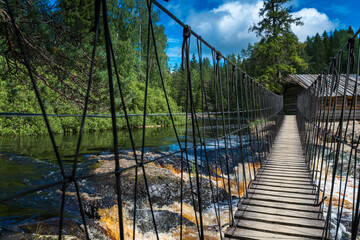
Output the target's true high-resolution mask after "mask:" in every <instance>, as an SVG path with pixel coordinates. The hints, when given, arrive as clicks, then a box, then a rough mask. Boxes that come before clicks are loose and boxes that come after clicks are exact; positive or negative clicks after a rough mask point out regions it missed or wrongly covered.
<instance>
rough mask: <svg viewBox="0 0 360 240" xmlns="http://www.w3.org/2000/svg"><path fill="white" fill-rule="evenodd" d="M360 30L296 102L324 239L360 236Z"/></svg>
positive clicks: (355, 237) (300, 130)
mask: <svg viewBox="0 0 360 240" xmlns="http://www.w3.org/2000/svg"><path fill="white" fill-rule="evenodd" d="M359 34H360V29H359V30H358V31H357V32H356V33H355V34H354V35H353V36H352V37H351V38H349V40H348V42H347V43H346V45H345V46H344V47H343V48H342V49H341V50H340V51H339V53H338V54H337V55H336V56H335V57H334V58H333V59H332V61H331V62H330V63H329V65H328V66H327V67H326V68H325V69H324V71H323V73H322V74H320V75H319V76H318V78H317V79H316V80H315V81H314V82H313V83H312V85H311V86H310V87H309V88H308V89H307V90H306V91H305V92H304V93H302V94H301V95H300V96H299V97H298V102H297V107H298V113H297V120H298V126H299V132H300V136H301V140H302V145H303V149H304V152H305V157H306V161H307V163H308V167H309V169H310V171H311V176H312V180H313V184H314V191H315V192H316V194H317V199H316V203H317V204H319V205H320V206H321V209H320V214H321V215H320V217H323V218H324V219H325V227H324V232H323V238H332V239H345V238H346V237H350V238H351V239H357V238H358V228H359V220H360V214H359V213H360V212H359V205H360V198H359V196H360V195H359V194H360V191H359V186H360V185H359V172H358V169H359V163H358V153H359V150H360V149H359V142H360V136H359V135H358V131H359V126H358V124H359V123H358V120H359V113H358V110H359V99H358V98H359V93H360V88H359V66H360V60H359ZM322 214H323V216H322ZM344 237H345V238H344Z"/></svg>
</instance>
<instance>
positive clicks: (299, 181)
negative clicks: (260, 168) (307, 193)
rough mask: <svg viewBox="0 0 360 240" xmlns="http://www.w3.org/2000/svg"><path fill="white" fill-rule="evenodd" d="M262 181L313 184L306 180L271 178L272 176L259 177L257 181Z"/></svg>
mask: <svg viewBox="0 0 360 240" xmlns="http://www.w3.org/2000/svg"><path fill="white" fill-rule="evenodd" d="M260 179H268V180H277V181H284V182H289V183H298V184H311V180H310V179H308V180H307V179H304V178H291V179H290V178H285V177H281V176H271V175H257V178H256V180H260Z"/></svg>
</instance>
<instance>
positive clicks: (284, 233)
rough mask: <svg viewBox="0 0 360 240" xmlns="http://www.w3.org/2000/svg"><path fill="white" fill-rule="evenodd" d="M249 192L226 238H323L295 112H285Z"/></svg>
mask: <svg viewBox="0 0 360 240" xmlns="http://www.w3.org/2000/svg"><path fill="white" fill-rule="evenodd" d="M248 193H249V194H248V195H249V196H248V198H246V199H244V201H243V202H242V204H241V206H240V208H239V209H238V211H237V212H236V214H235V218H236V227H234V228H229V229H228V231H227V233H226V234H225V239H321V237H322V232H323V227H324V221H323V220H321V219H319V218H318V217H319V207H317V206H315V205H314V203H315V194H314V193H313V186H312V185H311V178H310V172H309V170H308V168H307V166H306V164H305V159H304V156H303V153H302V150H301V145H300V137H299V133H298V130H297V125H296V118H295V116H285V119H284V122H283V125H282V126H281V129H280V132H279V135H278V137H277V139H276V141H275V144H274V146H273V149H272V152H271V155H270V158H269V160H268V161H267V162H266V163H265V164H264V166H263V168H262V169H260V170H259V171H258V174H257V176H256V179H255V181H253V182H252V184H251V186H250V188H249V191H248ZM321 215H322V214H321Z"/></svg>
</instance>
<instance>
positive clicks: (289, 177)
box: [260, 171, 311, 180]
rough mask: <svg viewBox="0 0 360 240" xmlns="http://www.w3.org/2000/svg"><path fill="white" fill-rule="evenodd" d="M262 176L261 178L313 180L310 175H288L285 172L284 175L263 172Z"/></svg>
mask: <svg viewBox="0 0 360 240" xmlns="http://www.w3.org/2000/svg"><path fill="white" fill-rule="evenodd" d="M260 174H261V176H279V177H283V178H288V179H292V178H305V179H309V180H311V178H310V177H309V174H288V173H287V172H285V171H284V172H283V173H277V172H270V171H263V172H260Z"/></svg>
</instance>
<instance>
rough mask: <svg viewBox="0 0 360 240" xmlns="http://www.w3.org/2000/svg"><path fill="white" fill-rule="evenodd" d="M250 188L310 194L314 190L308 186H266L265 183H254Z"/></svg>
mask: <svg viewBox="0 0 360 240" xmlns="http://www.w3.org/2000/svg"><path fill="white" fill-rule="evenodd" d="M252 188H257V189H263V190H275V191H280V192H297V193H304V194H310V193H313V190H314V188H313V187H308V186H299V185H290V184H271V182H270V184H267V183H266V182H264V181H262V182H258V181H254V182H253V186H252Z"/></svg>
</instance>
